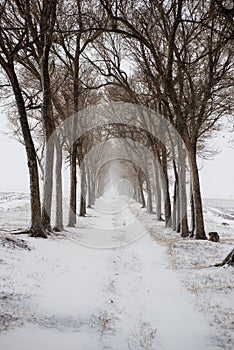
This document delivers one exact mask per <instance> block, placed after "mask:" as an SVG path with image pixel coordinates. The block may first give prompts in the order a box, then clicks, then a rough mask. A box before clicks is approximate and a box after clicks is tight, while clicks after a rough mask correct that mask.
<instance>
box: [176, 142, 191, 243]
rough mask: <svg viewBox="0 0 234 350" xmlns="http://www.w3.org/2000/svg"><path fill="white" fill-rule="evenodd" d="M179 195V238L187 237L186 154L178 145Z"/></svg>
mask: <svg viewBox="0 0 234 350" xmlns="http://www.w3.org/2000/svg"><path fill="white" fill-rule="evenodd" d="M178 146H179V159H180V161H179V169H180V170H179V193H180V233H181V237H188V236H189V228H188V217H187V194H186V153H185V150H184V149H183V147H182V145H181V144H180V143H179V145H178Z"/></svg>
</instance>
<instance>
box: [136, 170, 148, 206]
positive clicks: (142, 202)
mask: <svg viewBox="0 0 234 350" xmlns="http://www.w3.org/2000/svg"><path fill="white" fill-rule="evenodd" d="M142 185H143V183H142V178H141V175H140V174H139V173H138V186H139V191H140V199H141V205H142V208H145V207H146V202H145V196H144V192H143V186H142Z"/></svg>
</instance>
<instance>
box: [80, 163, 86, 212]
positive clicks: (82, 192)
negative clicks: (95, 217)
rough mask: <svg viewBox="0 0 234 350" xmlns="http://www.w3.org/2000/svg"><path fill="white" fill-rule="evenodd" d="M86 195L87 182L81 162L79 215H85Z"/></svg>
mask: <svg viewBox="0 0 234 350" xmlns="http://www.w3.org/2000/svg"><path fill="white" fill-rule="evenodd" d="M86 195H87V182H86V169H85V164H84V163H83V164H82V166H81V167H80V213H79V216H85V215H86Z"/></svg>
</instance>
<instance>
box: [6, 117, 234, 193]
mask: <svg viewBox="0 0 234 350" xmlns="http://www.w3.org/2000/svg"><path fill="white" fill-rule="evenodd" d="M6 130H7V120H6V117H5V116H4V115H3V114H2V115H1V119H0V191H28V189H29V187H28V170H27V161H26V155H25V149H24V146H23V145H21V144H19V143H18V142H17V141H16V140H14V139H13V138H12V137H11V138H10V137H9V136H6V135H5V134H4V131H6ZM214 142H215V144H216V146H218V148H219V149H220V153H219V154H218V155H217V156H216V157H215V158H214V159H213V160H209V161H203V162H202V164H203V168H202V170H201V171H200V175H201V187H202V194H203V197H205V198H221V199H232V200H233V199H234V148H230V145H229V144H228V137H225V136H224V135H223V134H222V133H221V134H220V135H219V136H218V137H216V138H215V141H214ZM233 147H234V146H233ZM65 187H66V184H65Z"/></svg>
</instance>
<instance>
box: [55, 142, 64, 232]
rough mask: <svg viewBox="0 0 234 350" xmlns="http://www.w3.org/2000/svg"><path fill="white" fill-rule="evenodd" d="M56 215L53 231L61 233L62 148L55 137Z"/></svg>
mask: <svg viewBox="0 0 234 350" xmlns="http://www.w3.org/2000/svg"><path fill="white" fill-rule="evenodd" d="M55 146H56V168H55V173H56V213H55V226H54V231H57V232H60V231H63V228H64V227H63V190H62V186H63V184H62V159H63V158H62V146H61V145H60V142H59V138H58V137H56V141H55Z"/></svg>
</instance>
